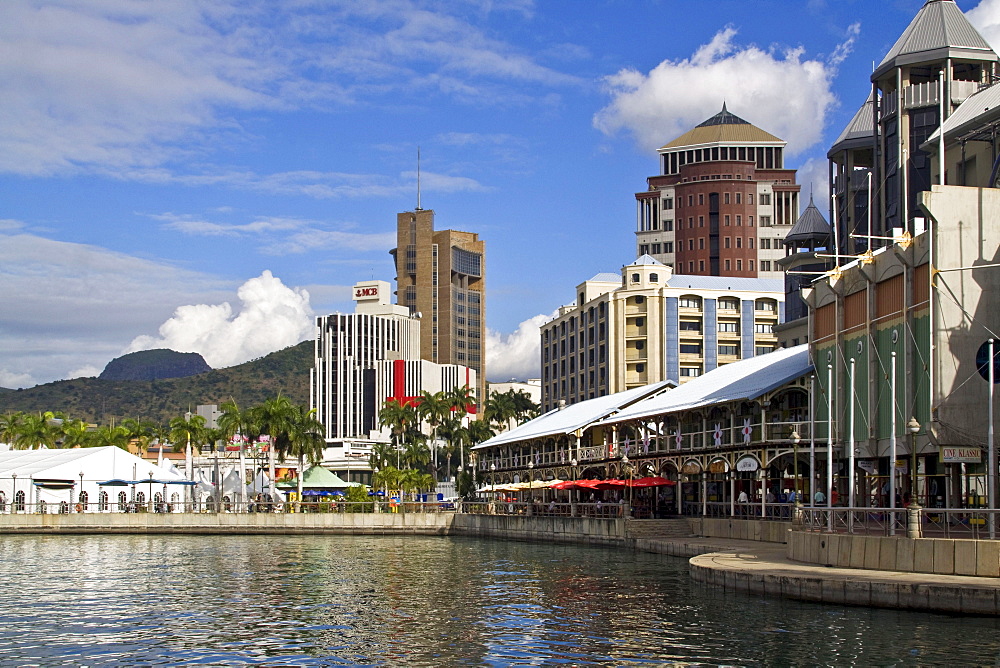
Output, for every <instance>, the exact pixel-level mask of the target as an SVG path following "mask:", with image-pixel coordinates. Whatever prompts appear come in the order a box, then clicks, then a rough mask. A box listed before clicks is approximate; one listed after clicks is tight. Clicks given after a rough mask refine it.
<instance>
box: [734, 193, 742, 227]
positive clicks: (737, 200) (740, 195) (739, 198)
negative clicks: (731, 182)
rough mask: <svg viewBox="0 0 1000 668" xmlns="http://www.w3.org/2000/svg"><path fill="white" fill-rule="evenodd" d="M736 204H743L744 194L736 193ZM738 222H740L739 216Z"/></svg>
mask: <svg viewBox="0 0 1000 668" xmlns="http://www.w3.org/2000/svg"><path fill="white" fill-rule="evenodd" d="M736 203H737V204H743V193H736ZM737 220H739V217H738V216H737ZM738 224H739V223H737V225H738Z"/></svg>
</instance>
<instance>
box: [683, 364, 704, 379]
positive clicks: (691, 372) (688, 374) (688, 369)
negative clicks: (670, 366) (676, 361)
mask: <svg viewBox="0 0 1000 668" xmlns="http://www.w3.org/2000/svg"><path fill="white" fill-rule="evenodd" d="M700 375H701V369H700V368H699V367H696V366H682V367H681V376H683V377H684V378H694V377H695V376H700Z"/></svg>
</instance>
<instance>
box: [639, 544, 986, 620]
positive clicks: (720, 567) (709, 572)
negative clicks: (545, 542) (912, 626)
mask: <svg viewBox="0 0 1000 668" xmlns="http://www.w3.org/2000/svg"><path fill="white" fill-rule="evenodd" d="M640 543H641V544H638V545H637V547H638V548H639V549H649V551H652V552H660V553H663V554H673V555H675V556H687V555H693V556H691V557H690V562H689V563H690V565H691V577H692V578H693V579H694V580H695V581H697V582H703V583H705V584H713V585H719V586H722V587H725V588H727V589H733V590H738V591H744V592H748V593H752V594H761V595H767V596H781V597H785V598H792V599H798V600H802V601H818V602H823V603H835V604H842V605H864V606H872V607H879V608H897V609H903V610H923V611H933V612H945V613H963V614H975V615H1000V580H998V579H997V578H985V577H974V576H964V575H930V574H924V573H902V572H895V571H879V570H868V569H857V568H831V567H825V566H820V565H816V564H805V563H798V562H794V561H791V560H790V559H788V558H787V557H786V556H785V545H783V544H779V543H759V542H754V541H744V540H733V539H725V538H668V539H661V540H648V541H640Z"/></svg>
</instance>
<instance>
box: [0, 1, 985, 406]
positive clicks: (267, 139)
mask: <svg viewBox="0 0 1000 668" xmlns="http://www.w3.org/2000/svg"><path fill="white" fill-rule="evenodd" d="M922 4H923V0H879V1H878V2H872V1H871V0H839V1H837V2H833V1H832V0H831V1H827V0H808V1H807V0H755V1H754V2H747V1H746V0H721V1H715V2H708V1H704V0H700V1H697V2H695V1H687V0H635V1H625V0H608V1H599V0H587V1H584V0H551V1H545V2H543V1H538V2H534V1H532V0H441V1H439V2H436V1H433V0H427V1H419V0H368V1H366V2H356V1H354V0H346V1H338V0H285V1H283V2H280V3H276V2H270V1H267V0H141V1H140V0H44V1H42V0H37V1H35V0H3V2H0V100H3V102H2V104H0V386H3V387H29V386H32V385H34V384H37V383H44V382H50V381H53V380H57V379H62V378H70V377H76V376H81V375H96V374H97V373H99V372H100V370H101V369H102V368H103V367H104V365H105V364H106V363H107V362H108V361H109V360H110V359H112V358H113V357H116V356H118V355H121V354H122V353H124V352H126V351H130V350H136V349H142V348H152V347H170V348H174V349H175V350H184V351H189V350H190V351H196V352H200V353H201V354H202V355H203V356H205V358H206V360H207V361H208V363H209V364H210V365H212V366H213V367H222V366H229V365H232V364H236V363H239V362H242V361H245V360H248V359H252V358H255V357H259V356H261V355H263V354H266V353H268V352H271V351H273V350H277V349H279V348H282V347H285V346H287V345H292V344H294V343H296V342H298V341H301V340H304V339H306V338H309V337H310V336H311V331H312V318H313V316H314V315H316V314H323V313H329V312H333V311H337V310H340V311H351V310H353V305H352V303H351V301H350V294H349V287H350V286H351V285H353V284H354V283H355V282H356V281H359V280H366V279H370V278H381V279H384V280H389V281H391V280H392V279H393V278H394V276H395V272H394V270H393V266H392V262H391V259H390V256H389V254H388V250H389V249H390V248H392V247H393V245H394V239H395V237H394V228H395V218H396V213H397V212H400V211H405V210H409V209H412V208H413V207H414V206H415V205H416V199H417V194H416V165H417V148H418V146H419V147H420V152H421V158H422V160H421V168H422V176H421V183H422V205H423V207H424V208H428V209H434V210H435V211H436V220H437V226H438V228H440V229H445V228H452V229H460V230H468V231H474V232H478V233H479V234H480V236H481V238H483V239H484V240H485V241H486V244H487V285H488V293H487V326H488V328H489V329H490V330H491V335H490V337H489V339H488V349H487V355H488V357H487V360H488V368H489V369H490V371H489V373H488V377H489V379H491V380H504V379H507V378H510V377H515V376H516V377H527V376H529V375H533V374H535V373H537V365H538V361H537V345H538V340H537V339H538V334H537V326H538V325H539V324H540V323H541V322H544V321H545V319H546V318H547V317H548V316H549V314H551V313H553V311H555V309H557V308H558V307H559V306H560V305H561V304H564V303H567V302H570V301H571V300H572V299H573V293H574V287H575V286H576V285H577V284H578V283H580V282H581V281H583V280H585V279H587V278H589V277H591V276H593V275H594V274H596V273H598V272H601V271H617V270H618V268H619V267H621V266H622V265H624V264H627V263H628V262H630V261H631V260H633V259H634V250H635V242H634V234H633V232H634V218H635V203H634V197H633V195H634V193H635V192H636V191H639V190H642V189H644V187H645V179H646V177H647V176H649V175H651V174H654V173H655V172H656V169H657V160H656V153H655V150H656V148H657V147H658V146H660V145H662V144H665V143H667V142H668V141H670V140H671V139H673V138H674V137H676V136H678V135H679V134H681V133H683V132H685V131H687V130H688V129H690V128H691V127H693V126H694V125H696V124H697V123H699V122H701V121H702V120H704V119H705V118H708V117H709V116H711V115H713V114H714V113H716V112H717V111H718V110H719V109H720V108H721V106H722V103H723V101H725V102H726V103H727V104H728V107H729V109H730V110H731V111H732V112H733V113H736V114H737V115H739V116H742V117H743V118H745V119H747V120H749V121H751V122H753V123H754V124H756V125H758V126H760V127H762V128H763V129H765V130H767V131H769V132H772V133H774V134H777V135H778V136H780V137H782V138H784V139H785V140H787V141H788V142H789V146H788V165H789V166H791V167H795V168H798V169H799V170H800V171H799V181H800V182H801V183H803V184H804V188H803V189H804V191H806V192H808V191H809V188H810V184H811V185H812V187H813V188H814V189H815V191H816V193H817V199H819V200H823V199H825V193H826V178H827V176H826V174H827V167H826V159H825V154H826V150H827V147H828V146H829V144H830V143H831V142H832V141H833V139H835V138H836V136H837V135H838V134H839V132H840V130H841V129H842V128H843V127H844V126H845V125H846V123H847V122H848V121H849V120H850V118H851V116H852V115H853V114H854V112H855V111H856V110H857V108H858V107H859V106H860V105H861V103H862V102H863V101H864V99H865V98H866V96H867V94H868V92H869V90H870V84H869V83H868V75H869V73H870V72H871V70H872V66H873V62H878V61H880V60H881V59H882V57H883V56H884V54H885V53H886V51H887V50H888V49H889V48H890V47H891V45H892V44H893V42H894V41H895V40H896V38H897V37H898V36H899V35H900V34H901V32H902V31H903V29H904V28H905V27H906V25H907V24H908V23H909V21H910V20H911V19H912V18H913V16H914V15H915V14H916V12H917V11H918V10H919V8H920V7H921V5H922ZM959 6H960V7H961V8H962V9H963V10H965V11H966V12H967V13H968V15H969V16H970V20H972V21H973V23H974V25H976V26H977V27H978V28H979V29H980V31H981V32H982V33H983V35H984V36H985V37H986V38H987V39H988V40H990V41H991V43H994V44H996V43H998V42H1000V0H982V2H978V3H977V2H974V1H973V0H960V1H959ZM970 10H971V11H970ZM807 201H808V196H807V197H805V198H804V202H803V204H805V203H806V202H807ZM821 208H822V209H823V210H825V206H824V205H822V204H821Z"/></svg>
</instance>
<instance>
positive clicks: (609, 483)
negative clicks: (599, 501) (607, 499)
mask: <svg viewBox="0 0 1000 668" xmlns="http://www.w3.org/2000/svg"><path fill="white" fill-rule="evenodd" d="M594 482H595V483H597V484H596V485H594V488H595V489H619V488H621V487H627V486H628V482H626V481H624V480H595V481H594Z"/></svg>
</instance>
